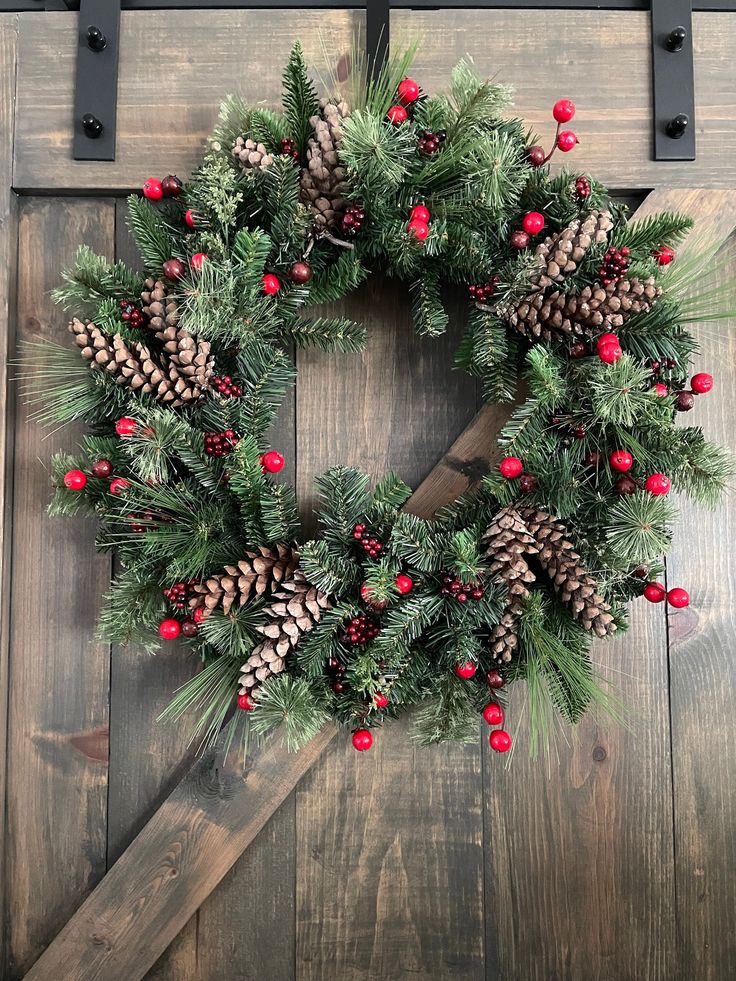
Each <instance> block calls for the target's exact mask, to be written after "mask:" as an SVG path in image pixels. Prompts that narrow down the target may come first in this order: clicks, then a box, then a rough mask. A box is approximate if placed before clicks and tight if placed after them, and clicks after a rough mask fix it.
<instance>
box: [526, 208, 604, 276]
mask: <svg viewBox="0 0 736 981" xmlns="http://www.w3.org/2000/svg"><path fill="white" fill-rule="evenodd" d="M612 228H613V220H612V218H611V215H610V213H609V212H608V211H591V212H590V214H588V215H586V217H585V218H582V219H581V218H576V219H575V220H574V221H571V222H570V224H569V225H567V226H566V227H565V228H563V229H562V231H561V232H558V233H557V234H555V235H549V236H548V237H547V238H546V239H545V240H544V241H543V242H540V243H539V245H538V246H537V247H536V249H535V250H534V255H535V256H536V258H537V263H538V270H537V272H536V273H535V274H534V277H533V280H532V281H533V283H534V285H535V286H537V287H539V288H540V289H545V288H546V287H547V286H551V285H552V284H553V283H561V282H562V281H563V280H564V279H565V278H566V277H567V276H570V275H571V274H572V273H574V272H575V270H576V269H577V267H578V266H579V265H580V263H581V262H582V261H583V259H584V258H585V255H586V253H587V251H588V249H589V248H590V247H591V246H592V245H603V244H605V243H606V242H607V241H608V233H609V232H610V230H611V229H612Z"/></svg>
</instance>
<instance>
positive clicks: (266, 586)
mask: <svg viewBox="0 0 736 981" xmlns="http://www.w3.org/2000/svg"><path fill="white" fill-rule="evenodd" d="M298 564H299V553H298V552H297V551H296V550H295V549H293V548H290V547H289V546H288V545H276V546H275V548H266V547H265V546H263V545H261V546H259V549H258V551H257V552H246V553H245V558H244V559H241V560H240V561H239V562H238V564H237V565H226V566H225V572H224V573H221V574H220V575H217V576H210V578H209V579H207V580H206V581H205V582H201V583H199V584H198V585H197V586H196V587H195V590H194V595H193V596H192V597H191V599H190V600H189V606H190V607H191V608H192V610H197V609H199V608H202V609H203V611H204V613H203V619H206V618H207V617H208V616H209V614H210V613H211V611H212V610H214V609H215V608H216V607H218V606H221V607H222V611H223V613H225V614H228V613H229V612H230V610H231V608H232V607H233V606H234V605H237V606H243V605H244V604H245V603H246V602H247V601H248V600H249V599H250V597H251V596H263V595H264V594H265V593H267V592H269V590H273V588H274V587H275V586H278V585H279V584H280V583H282V582H283V581H284V580H286V579H289V578H291V577H292V576H293V574H294V572H295V571H296V568H297V566H298Z"/></svg>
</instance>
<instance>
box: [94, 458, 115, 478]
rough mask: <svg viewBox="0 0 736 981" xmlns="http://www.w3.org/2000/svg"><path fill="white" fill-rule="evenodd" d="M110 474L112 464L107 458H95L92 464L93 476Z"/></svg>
mask: <svg viewBox="0 0 736 981" xmlns="http://www.w3.org/2000/svg"><path fill="white" fill-rule="evenodd" d="M111 474H112V464H111V463H110V461H109V460H95V462H94V463H93V464H92V476H93V477H109V476H110V475H111Z"/></svg>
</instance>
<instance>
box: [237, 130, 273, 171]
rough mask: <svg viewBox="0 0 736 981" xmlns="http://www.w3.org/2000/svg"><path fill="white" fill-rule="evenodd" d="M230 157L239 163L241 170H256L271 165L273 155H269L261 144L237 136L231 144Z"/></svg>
mask: <svg viewBox="0 0 736 981" xmlns="http://www.w3.org/2000/svg"><path fill="white" fill-rule="evenodd" d="M232 155H233V157H235V159H236V160H237V161H238V162H239V163H240V167H241V170H245V171H248V170H258V169H259V168H261V167H268V166H270V165H271V164H272V163H273V154H271V153H269V152H268V151H267V150H266V148H265V146H264V145H263V144H262V143H256V142H254V141H253V140H251V139H248V138H246V137H244V136H239V137H238V138H237V139H236V140H235V143H233V148H232Z"/></svg>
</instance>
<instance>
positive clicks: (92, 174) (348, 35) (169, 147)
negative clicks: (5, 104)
mask: <svg viewBox="0 0 736 981" xmlns="http://www.w3.org/2000/svg"><path fill="white" fill-rule="evenodd" d="M364 19H365V15H364V13H363V12H362V11H343V10H330V11H329V13H328V14H325V12H324V11H321V10H301V11H299V14H298V16H295V14H294V11H290V10H208V9H203V10H187V11H177V12H176V13H175V14H172V12H171V11H167V10H150V11H124V12H123V14H122V16H121V35H120V70H119V80H118V110H117V149H116V158H115V161H114V163H109V162H103V163H95V162H89V161H83V162H78V161H74V160H72V159H71V156H72V154H71V146H72V118H73V104H74V66H75V64H76V46H77V20H78V14H76V13H73V12H67V13H61V12H60V13H47V14H45V15H44V16H43V17H39V16H38V15H37V14H34V13H29V14H21V15H20V54H19V59H18V66H19V79H18V93H19V95H18V117H17V124H16V154H15V177H14V186H15V187H17V188H24V189H31V188H36V189H37V188H55V189H61V188H65V189H70V188H81V189H84V190H92V189H95V190H112V189H118V190H120V189H132V188H138V187H140V185H141V183H142V181H143V180H145V178H146V176H148V175H149V174H159V173H160V174H161V175H163V174H167V173H178V174H179V175H180V176H181V177H182V178H183V177H185V176H186V175H188V174H189V173H190V172H191V170H192V169H193V167H194V166H195V165H196V164H197V163H198V162H199V158H200V156H201V147H202V141H203V140H204V138H205V137H206V136H207V134H208V133H209V132H210V131H211V129H212V126H213V124H214V121H215V119H216V117H217V109H218V107H219V105H220V102H221V101H222V99H223V98H224V97H225V96H226V95H227V94H228V93H230V92H232V93H235V94H240V95H242V96H243V97H244V98H245V99H246V100H247V101H249V102H253V103H256V104H258V103H262V104H266V105H274V104H276V102H278V101H279V100H280V97H281V71H282V68H283V65H284V64H285V62H286V60H287V58H288V55H289V51H290V49H291V47H292V45H293V43H294V41H296V40H297V39H299V40H301V42H302V46H303V48H304V52H305V56H306V59H307V62H308V64H310V65H311V66H313V67H314V69H315V71H316V72H317V73H320V74H321V75H322V76H324V77H329V76H330V74H331V73H334V72H335V70H336V67H337V62H338V60H339V59H340V58H341V57H342V56H343V55H344V54H345V53H347V52H348V51H349V49H350V45H351V39H352V35H353V31H354V30H356V29H357V28H358V27H359V26H360V25H361V24H362V23H364Z"/></svg>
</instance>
